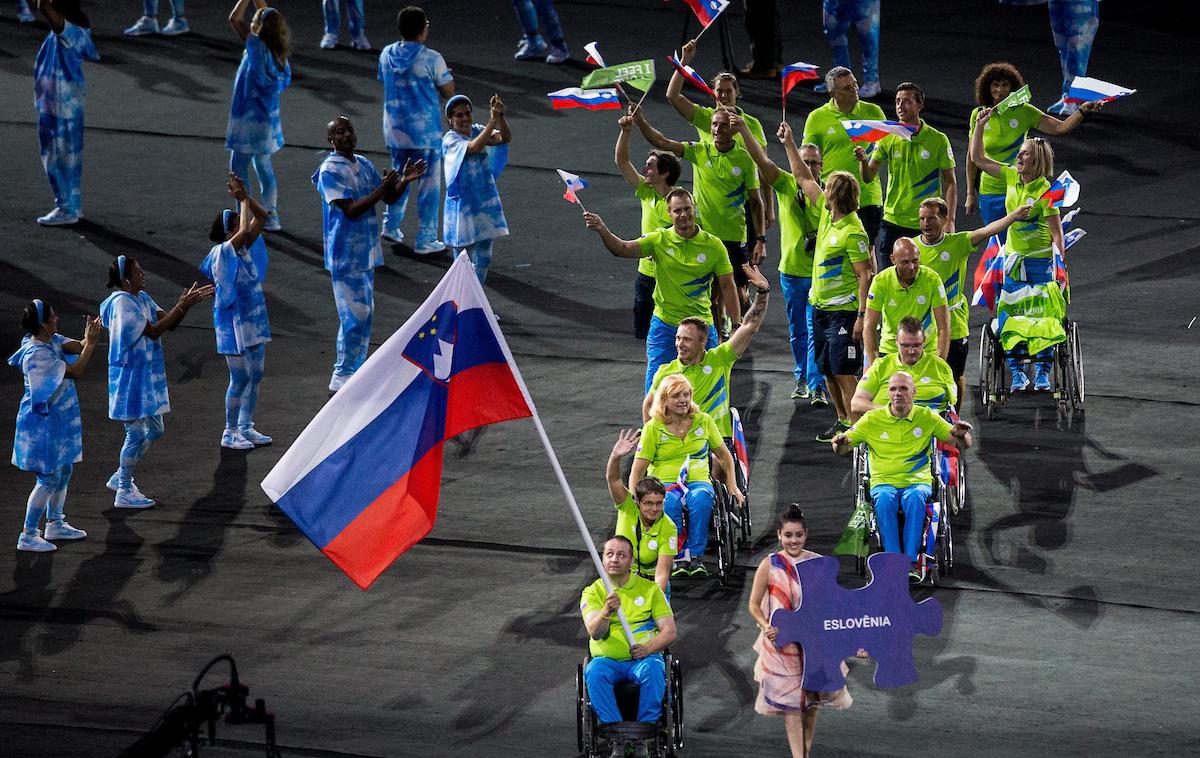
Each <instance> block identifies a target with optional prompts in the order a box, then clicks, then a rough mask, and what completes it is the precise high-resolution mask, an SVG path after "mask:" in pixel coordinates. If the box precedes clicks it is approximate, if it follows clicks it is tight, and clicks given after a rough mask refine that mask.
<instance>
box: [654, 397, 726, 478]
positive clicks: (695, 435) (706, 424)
mask: <svg viewBox="0 0 1200 758" xmlns="http://www.w3.org/2000/svg"><path fill="white" fill-rule="evenodd" d="M724 444H725V441H724V440H722V439H721V432H720V431H719V430H718V429H717V425H716V422H714V421H713V420H712V416H709V415H708V414H707V413H705V412H704V411H696V413H695V414H693V415H692V426H691V428H689V429H688V431H687V434H685V435H683V437H676V436H675V435H674V434H671V432H670V431H668V429H667V425H666V424H664V423H663V422H661V421H659V420H658V419H656V418H652V419H650V420H649V421H647V422H646V424H645V425H644V426H643V427H642V437H641V439H640V440H639V441H638V446H637V452H636V453H634V456H633V457H634V458H641V459H642V460H645V461H650V468H649V469H648V470H647V471H646V476H657V477H658V478H659V479H661V480H662V481H663V484H667V485H670V484H672V483H674V482H677V481H679V472H680V471H681V470H682V469H683V464H684V462H686V463H687V466H688V478H687V480H688V481H689V482H707V481H708V454H709V453H710V452H712V451H713V450H716V449H717V448H719V447H720V446H721V445H724Z"/></svg>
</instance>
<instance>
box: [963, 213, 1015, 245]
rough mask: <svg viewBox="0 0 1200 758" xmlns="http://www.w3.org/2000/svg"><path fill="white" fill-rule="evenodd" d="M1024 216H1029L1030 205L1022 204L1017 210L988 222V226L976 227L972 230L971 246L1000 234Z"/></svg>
mask: <svg viewBox="0 0 1200 758" xmlns="http://www.w3.org/2000/svg"><path fill="white" fill-rule="evenodd" d="M1023 218H1029V206H1028V205H1022V206H1021V207H1020V208H1017V209H1016V210H1015V211H1013V212H1012V213H1010V214H1008V215H1007V216H1004V217H1003V218H998V219H996V220H995V221H993V222H992V223H990V224H988V225H987V226H983V227H980V228H978V229H976V230H975V231H973V232H971V247H976V246H977V245H979V243H980V242H983V241H984V240H985V239H988V238H989V237H991V236H992V235H993V234H999V233H1000V232H1002V231H1004V230H1005V229H1007V228H1008V227H1010V226H1012V225H1013V224H1014V223H1016V222H1017V220H1018V219H1023Z"/></svg>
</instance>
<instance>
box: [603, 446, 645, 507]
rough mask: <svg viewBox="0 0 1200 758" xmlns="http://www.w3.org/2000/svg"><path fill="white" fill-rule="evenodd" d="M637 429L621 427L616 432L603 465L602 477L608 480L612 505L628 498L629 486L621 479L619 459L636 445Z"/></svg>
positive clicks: (630, 451)
mask: <svg viewBox="0 0 1200 758" xmlns="http://www.w3.org/2000/svg"><path fill="white" fill-rule="evenodd" d="M640 435H641V431H640V430H638V429H622V430H621V431H620V432H618V433H617V441H616V442H615V443H613V449H612V452H611V453H609V454H608V464H607V465H606V466H605V467H604V478H605V479H606V480H607V481H608V494H610V495H612V501H613V505H620V504H621V503H623V502H625V500H626V499H628V498H629V488H628V487H626V486H625V482H624V481H622V480H621V459H622V458H624V457H625V456H627V455H629V454H630V453H632V452H633V450H634V448H636V447H637V440H638V437H639V436H640Z"/></svg>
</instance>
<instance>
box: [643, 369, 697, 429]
mask: <svg viewBox="0 0 1200 758" xmlns="http://www.w3.org/2000/svg"><path fill="white" fill-rule="evenodd" d="M684 389H687V390H688V391H689V392H690V391H691V390H692V383H691V382H689V381H688V378H687V377H686V376H684V375H683V374H671V375H670V376H668V377H666V378H665V379H663V380H662V384H660V385H658V390H657V391H656V392H655V393H654V401H653V402H652V403H651V404H650V417H651V418H656V419H658V420H659V421H661V422H663V423H664V424H665V423H666V421H667V400H668V399H669V398H670V397H671V395H678V394H679V393H680V392H682V391H683V390H684ZM699 410H700V406H698V405H696V401H695V399H694V398H693V400H692V405H691V407H690V408H688V415H689V416H690V415H692V414H693V413H696V412H697V411H699Z"/></svg>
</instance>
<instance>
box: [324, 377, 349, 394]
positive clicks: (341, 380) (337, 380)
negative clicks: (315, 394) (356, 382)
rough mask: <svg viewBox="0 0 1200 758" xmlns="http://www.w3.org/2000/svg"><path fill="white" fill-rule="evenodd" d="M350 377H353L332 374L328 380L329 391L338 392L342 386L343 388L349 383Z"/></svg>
mask: <svg viewBox="0 0 1200 758" xmlns="http://www.w3.org/2000/svg"><path fill="white" fill-rule="evenodd" d="M351 376H353V374H349V375H347V376H342V375H341V374H334V375H333V377H332V378H330V380H329V391H330V392H337V391H338V390H340V389H341V388H342V387H343V386H345V384H346V382H348V381H350V377H351Z"/></svg>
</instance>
